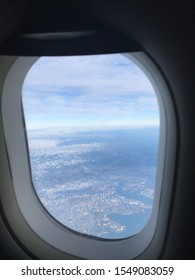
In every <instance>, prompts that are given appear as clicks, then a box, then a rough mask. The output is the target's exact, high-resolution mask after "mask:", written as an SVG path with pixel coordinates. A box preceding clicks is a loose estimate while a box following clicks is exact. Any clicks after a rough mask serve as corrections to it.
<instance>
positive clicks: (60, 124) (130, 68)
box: [22, 54, 159, 129]
mask: <svg viewBox="0 0 195 280" xmlns="http://www.w3.org/2000/svg"><path fill="white" fill-rule="evenodd" d="M22 100H23V107H24V113H25V120H26V125H27V129H46V128H71V127H77V128H78V127H81V128H86V127H91V128H94V127H96V128H97V127H113V126H115V127H123V126H125V127H127V126H128V127H142V126H157V125H159V109H158V103H157V98H156V95H155V92H154V90H153V87H152V85H151V83H150V82H149V80H148V78H147V77H146V76H145V74H144V73H143V72H142V70H140V69H139V68H138V67H137V66H136V65H135V64H134V63H133V62H132V61H130V60H129V59H128V58H126V57H125V56H123V55H120V54H111V55H91V56H72V57H44V58H40V59H39V60H38V61H37V62H36V63H35V64H34V65H33V66H32V68H31V69H30V70H29V72H28V74H27V76H26V78H25V81H24V85H23V92H22Z"/></svg>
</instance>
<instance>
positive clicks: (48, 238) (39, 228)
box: [1, 52, 176, 259]
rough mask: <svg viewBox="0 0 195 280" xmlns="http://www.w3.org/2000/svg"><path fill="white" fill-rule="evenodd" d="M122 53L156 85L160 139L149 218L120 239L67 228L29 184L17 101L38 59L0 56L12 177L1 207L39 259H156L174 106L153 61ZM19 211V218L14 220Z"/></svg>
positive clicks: (170, 167) (170, 170)
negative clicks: (3, 67)
mask: <svg viewBox="0 0 195 280" xmlns="http://www.w3.org/2000/svg"><path fill="white" fill-rule="evenodd" d="M126 56H127V57H129V58H130V59H131V60H133V61H134V62H135V63H136V64H138V66H139V67H141V68H142V70H143V71H144V72H145V74H146V75H147V77H148V78H149V79H150V81H151V83H152V85H153V87H154V89H155V92H156V95H157V98H158V102H159V109H160V141H159V154H158V164H157V176H156V187H155V197H154V202H153V209H152V214H151V217H150V219H149V221H148V223H147V224H146V226H145V227H144V229H143V230H142V231H141V232H140V233H138V234H136V235H134V236H131V237H129V238H125V239H119V240H104V239H99V238H90V237H88V236H86V235H82V234H78V233H75V232H73V231H71V230H68V229H66V228H65V227H63V226H62V225H60V224H59V223H58V222H57V221H56V220H55V219H54V218H52V217H51V216H50V215H49V214H48V213H47V211H46V210H45V208H44V207H43V206H42V204H41V203H40V201H39V199H38V197H37V195H36V192H35V191H34V188H33V186H32V178H31V172H30V163H29V156H28V148H27V138H26V132H25V125H24V116H23V111H22V100H21V98H22V86H23V82H24V78H25V76H26V74H27V72H28V70H29V69H30V68H31V67H32V65H33V64H34V63H35V62H36V60H37V59H38V58H37V57H19V58H9V59H8V57H7V60H6V58H5V57H4V58H1V59H4V61H8V62H7V63H8V64H7V68H9V70H8V71H7V75H6V77H5V80H4V81H3V90H2V123H3V131H4V137H5V142H6V149H7V160H8V162H9V167H10V178H12V181H11V182H10V183H9V184H8V186H6V185H4V186H3V188H2V190H1V192H2V201H3V203H2V205H3V208H4V212H5V216H6V218H7V220H8V223H9V224H10V227H11V228H12V230H13V231H14V233H15V235H16V236H17V239H18V240H19V241H20V242H21V243H22V244H23V245H24V246H25V247H26V248H27V250H29V251H30V252H31V253H32V254H33V255H35V256H36V257H38V258H43V259H47V258H56V259H62V258H67V259H68V258H71V257H70V256H71V255H72V256H76V257H77V258H84V259H133V258H141V259H150V258H152V259H154V258H158V257H159V255H160V252H161V249H162V246H163V241H164V238H165V233H166V227H167V222H168V214H169V208H170V202H171V193H172V185H173V174H174V164H175V153H176V119H175V113H174V107H173V103H172V100H171V96H170V91H169V89H168V86H167V84H166V82H165V80H164V78H163V76H162V74H161V73H160V71H159V69H158V67H157V66H156V65H155V64H154V63H153V62H152V60H151V59H150V58H149V57H148V56H147V55H146V54H145V53H144V52H139V53H132V54H126ZM8 173H9V172H8V171H7V174H8ZM7 202H8V203H7ZM12 203H13V204H14V205H15V204H17V205H16V206H15V208H14V207H10V205H12ZM13 209H15V210H14V211H15V212H14V213H13ZM16 212H17V213H16ZM17 215H18V218H17V219H13V217H16V216H17ZM19 222H20V226H19V225H18V223H19ZM21 228H26V229H28V230H27V231H28V232H29V234H31V240H27V239H29V237H27V236H26V234H27V233H26V231H22V230H21ZM28 241H29V242H28ZM41 250H44V252H42V251H41Z"/></svg>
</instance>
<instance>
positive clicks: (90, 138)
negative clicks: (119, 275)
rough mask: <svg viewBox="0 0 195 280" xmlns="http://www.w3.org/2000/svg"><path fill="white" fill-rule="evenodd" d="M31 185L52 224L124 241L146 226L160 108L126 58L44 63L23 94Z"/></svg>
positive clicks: (33, 71)
mask: <svg viewBox="0 0 195 280" xmlns="http://www.w3.org/2000/svg"><path fill="white" fill-rule="evenodd" d="M22 104H23V110H24V119H25V125H26V131H27V142H28V149H29V161H30V167H31V176H32V182H33V186H34V189H35V192H36V193H37V196H38V198H39V200H40V202H41V203H42V205H43V206H44V208H45V209H46V210H47V211H48V212H49V213H50V215H51V216H53V218H55V219H56V220H57V221H58V222H60V223H61V224H62V225H63V226H65V227H67V228H69V229H71V230H74V231H76V232H78V233H81V234H87V235H90V236H93V237H98V238H107V239H120V238H126V237H129V236H132V235H134V234H137V233H139V232H140V231H141V230H142V229H143V228H144V226H145V225H146V223H147V222H148V220H149V217H150V214H151V211H152V207H153V198H154V192H155V180H156V171H157V158H158V143H159V131H160V117H159V107H158V101H157V97H156V94H155V92H154V89H153V87H152V85H151V83H150V81H149V80H148V78H147V77H146V75H145V74H144V72H143V71H142V70H141V69H140V68H139V67H138V66H137V65H136V64H135V63H133V62H132V61H131V60H130V59H129V58H127V57H125V56H123V55H121V54H110V55H91V56H71V57H43V58H40V59H39V60H38V61H37V62H36V63H35V64H34V65H33V66H32V67H31V69H30V71H29V72H28V74H27V76H26V78H25V81H24V84H23V90H22Z"/></svg>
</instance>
